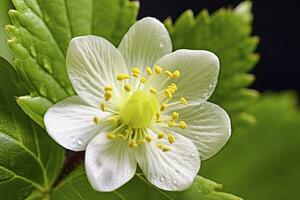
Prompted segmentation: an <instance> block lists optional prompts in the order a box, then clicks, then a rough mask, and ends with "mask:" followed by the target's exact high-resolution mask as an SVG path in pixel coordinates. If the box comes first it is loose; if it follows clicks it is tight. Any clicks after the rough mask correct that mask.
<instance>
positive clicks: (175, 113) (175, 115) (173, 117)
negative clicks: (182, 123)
mask: <svg viewBox="0 0 300 200" xmlns="http://www.w3.org/2000/svg"><path fill="white" fill-rule="evenodd" d="M178 117H179V113H178V112H173V113H172V119H173V120H175V119H177V118H178Z"/></svg>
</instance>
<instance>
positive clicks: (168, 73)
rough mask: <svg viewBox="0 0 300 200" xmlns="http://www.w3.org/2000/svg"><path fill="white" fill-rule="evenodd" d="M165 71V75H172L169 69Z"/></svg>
mask: <svg viewBox="0 0 300 200" xmlns="http://www.w3.org/2000/svg"><path fill="white" fill-rule="evenodd" d="M165 73H166V75H167V76H169V77H173V73H172V72H170V71H169V70H167V71H166V72H165Z"/></svg>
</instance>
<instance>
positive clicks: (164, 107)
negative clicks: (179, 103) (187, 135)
mask: <svg viewBox="0 0 300 200" xmlns="http://www.w3.org/2000/svg"><path fill="white" fill-rule="evenodd" d="M166 109H167V104H165V103H163V104H161V106H160V111H165V110H166Z"/></svg>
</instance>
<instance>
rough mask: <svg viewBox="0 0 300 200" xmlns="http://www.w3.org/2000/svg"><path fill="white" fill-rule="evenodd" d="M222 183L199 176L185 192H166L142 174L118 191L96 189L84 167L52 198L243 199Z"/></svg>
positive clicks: (89, 199) (56, 189)
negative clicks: (108, 191) (225, 191)
mask: <svg viewBox="0 0 300 200" xmlns="http://www.w3.org/2000/svg"><path fill="white" fill-rule="evenodd" d="M221 189H222V186H221V185H219V184H216V183H214V182H212V181H210V180H207V179H205V178H202V177H200V176H197V178H196V180H195V182H194V184H193V185H192V187H190V188H189V189H188V190H186V191H184V192H166V191H163V190H159V189H157V188H155V187H154V186H152V185H151V184H150V183H149V182H147V180H146V179H145V178H144V177H143V176H142V175H136V176H135V177H134V178H133V180H131V181H130V182H129V183H127V184H126V185H125V186H123V187H122V188H120V189H119V190H117V191H115V192H110V193H101V192H96V191H94V190H93V189H92V188H91V186H90V185H89V183H88V180H87V178H86V175H85V171H84V169H83V167H79V168H78V169H76V170H75V171H73V172H72V173H71V174H70V175H69V176H68V177H66V178H65V180H63V181H62V182H61V184H60V185H58V186H57V188H55V189H54V190H53V192H52V198H53V200H54V199H55V200H69V199H85V200H94V199H105V200H140V199H144V200H185V199H187V200H199V199H201V200H241V199H240V198H238V197H236V196H233V195H230V194H227V193H223V192H219V190H221Z"/></svg>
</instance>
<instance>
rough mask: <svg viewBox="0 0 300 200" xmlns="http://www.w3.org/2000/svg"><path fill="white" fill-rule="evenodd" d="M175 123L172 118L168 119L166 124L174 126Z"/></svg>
mask: <svg viewBox="0 0 300 200" xmlns="http://www.w3.org/2000/svg"><path fill="white" fill-rule="evenodd" d="M175 125H176V124H175V122H174V121H173V120H170V121H169V122H168V126H169V127H174V126H175Z"/></svg>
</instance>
